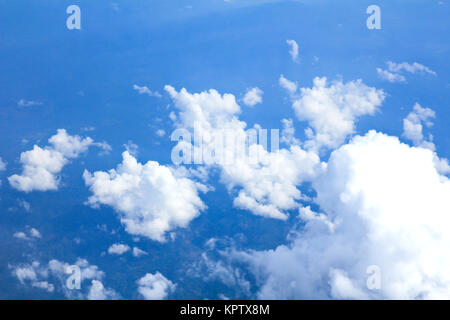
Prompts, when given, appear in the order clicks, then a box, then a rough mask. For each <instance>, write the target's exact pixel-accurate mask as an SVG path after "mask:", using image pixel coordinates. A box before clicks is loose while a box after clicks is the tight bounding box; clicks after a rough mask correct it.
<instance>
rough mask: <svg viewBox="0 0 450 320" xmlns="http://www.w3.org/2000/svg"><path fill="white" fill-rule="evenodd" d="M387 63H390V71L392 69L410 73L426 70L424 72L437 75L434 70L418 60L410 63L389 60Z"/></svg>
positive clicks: (392, 70)
mask: <svg viewBox="0 0 450 320" xmlns="http://www.w3.org/2000/svg"><path fill="white" fill-rule="evenodd" d="M387 64H388V68H389V71H391V72H401V71H407V72H409V73H417V72H424V73H429V74H432V75H436V72H434V71H433V70H431V69H430V68H428V67H426V66H424V65H423V64H420V63H417V62H413V63H412V64H409V63H407V62H402V63H395V62H392V61H388V62H387Z"/></svg>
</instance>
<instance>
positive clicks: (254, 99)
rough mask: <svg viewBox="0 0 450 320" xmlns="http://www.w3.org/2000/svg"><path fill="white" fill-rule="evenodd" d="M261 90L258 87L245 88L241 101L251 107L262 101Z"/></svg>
mask: <svg viewBox="0 0 450 320" xmlns="http://www.w3.org/2000/svg"><path fill="white" fill-rule="evenodd" d="M263 93H264V92H263V91H262V90H261V89H259V88H257V87H256V88H252V89H249V90H247V92H246V93H245V96H244V98H243V99H242V101H243V102H244V104H246V105H247V106H249V107H253V106H255V105H256V104H258V103H261V102H262V95H263Z"/></svg>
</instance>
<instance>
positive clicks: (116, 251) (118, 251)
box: [108, 243, 130, 255]
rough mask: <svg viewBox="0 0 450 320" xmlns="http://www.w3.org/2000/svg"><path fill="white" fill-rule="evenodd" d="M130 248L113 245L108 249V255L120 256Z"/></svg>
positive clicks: (121, 244) (120, 244)
mask: <svg viewBox="0 0 450 320" xmlns="http://www.w3.org/2000/svg"><path fill="white" fill-rule="evenodd" d="M129 250H130V247H129V246H127V245H126V244H123V243H115V244H113V245H111V246H110V247H109V248H108V253H109V254H116V255H121V254H124V253H125V252H127V251H129Z"/></svg>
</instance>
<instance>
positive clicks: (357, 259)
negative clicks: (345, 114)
mask: <svg viewBox="0 0 450 320" xmlns="http://www.w3.org/2000/svg"><path fill="white" fill-rule="evenodd" d="M312 186H313V188H314V189H315V190H316V192H317V197H316V199H315V202H316V204H317V205H319V206H320V208H321V210H322V211H323V219H316V218H314V219H306V221H305V222H306V225H305V227H304V229H302V230H301V232H296V233H293V236H292V237H291V239H292V240H291V241H290V242H289V243H288V244H287V245H281V246H278V247H277V248H276V249H274V250H267V251H248V252H237V251H234V253H233V254H234V256H235V258H236V259H238V260H241V261H246V262H247V263H249V265H250V267H251V268H250V270H251V271H252V272H253V273H254V274H255V275H256V276H257V279H259V280H258V281H259V282H260V283H261V286H260V290H259V292H258V298H262V299H300V298H309V299H314V298H345V299H347V298H352V299H359V298H375V299H448V298H450V274H449V273H448V270H449V269H450V254H449V253H448V248H449V246H450V234H449V233H448V228H449V227H450V216H449V215H448V212H450V197H449V196H448V195H449V194H450V180H449V179H448V178H446V177H445V176H442V175H440V174H439V173H438V171H437V170H436V168H435V163H434V154H433V152H432V151H431V150H428V149H424V148H414V147H410V146H408V145H406V144H403V143H401V142H400V141H399V140H398V138H396V137H391V136H387V135H385V134H382V133H377V132H375V131H370V132H369V133H367V134H366V135H365V136H362V137H361V136H357V137H355V138H354V139H353V140H352V141H351V142H350V143H349V144H347V145H344V146H342V147H340V148H339V149H337V150H335V151H334V152H333V153H332V154H331V156H330V159H329V162H328V164H327V167H326V169H325V170H324V171H323V173H322V174H320V175H319V176H318V177H317V178H316V179H314V180H313V183H312ZM310 216H311V215H310ZM312 216H313V217H318V215H317V214H312ZM327 222H331V223H332V224H333V226H334V227H333V228H329V224H328V223H327ZM372 265H376V266H378V267H379V268H380V270H381V274H380V275H381V288H380V289H379V290H369V289H368V288H367V285H366V283H367V279H368V277H369V274H367V273H366V271H367V268H368V267H369V266H372Z"/></svg>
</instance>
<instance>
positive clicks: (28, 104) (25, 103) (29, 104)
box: [17, 99, 43, 107]
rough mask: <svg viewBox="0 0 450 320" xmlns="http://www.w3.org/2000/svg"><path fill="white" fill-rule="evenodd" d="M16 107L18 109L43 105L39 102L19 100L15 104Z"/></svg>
mask: <svg viewBox="0 0 450 320" xmlns="http://www.w3.org/2000/svg"><path fill="white" fill-rule="evenodd" d="M17 105H18V106H19V107H32V106H40V105H43V103H42V102H39V101H33V100H25V99H20V100H19V101H18V102H17Z"/></svg>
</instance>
